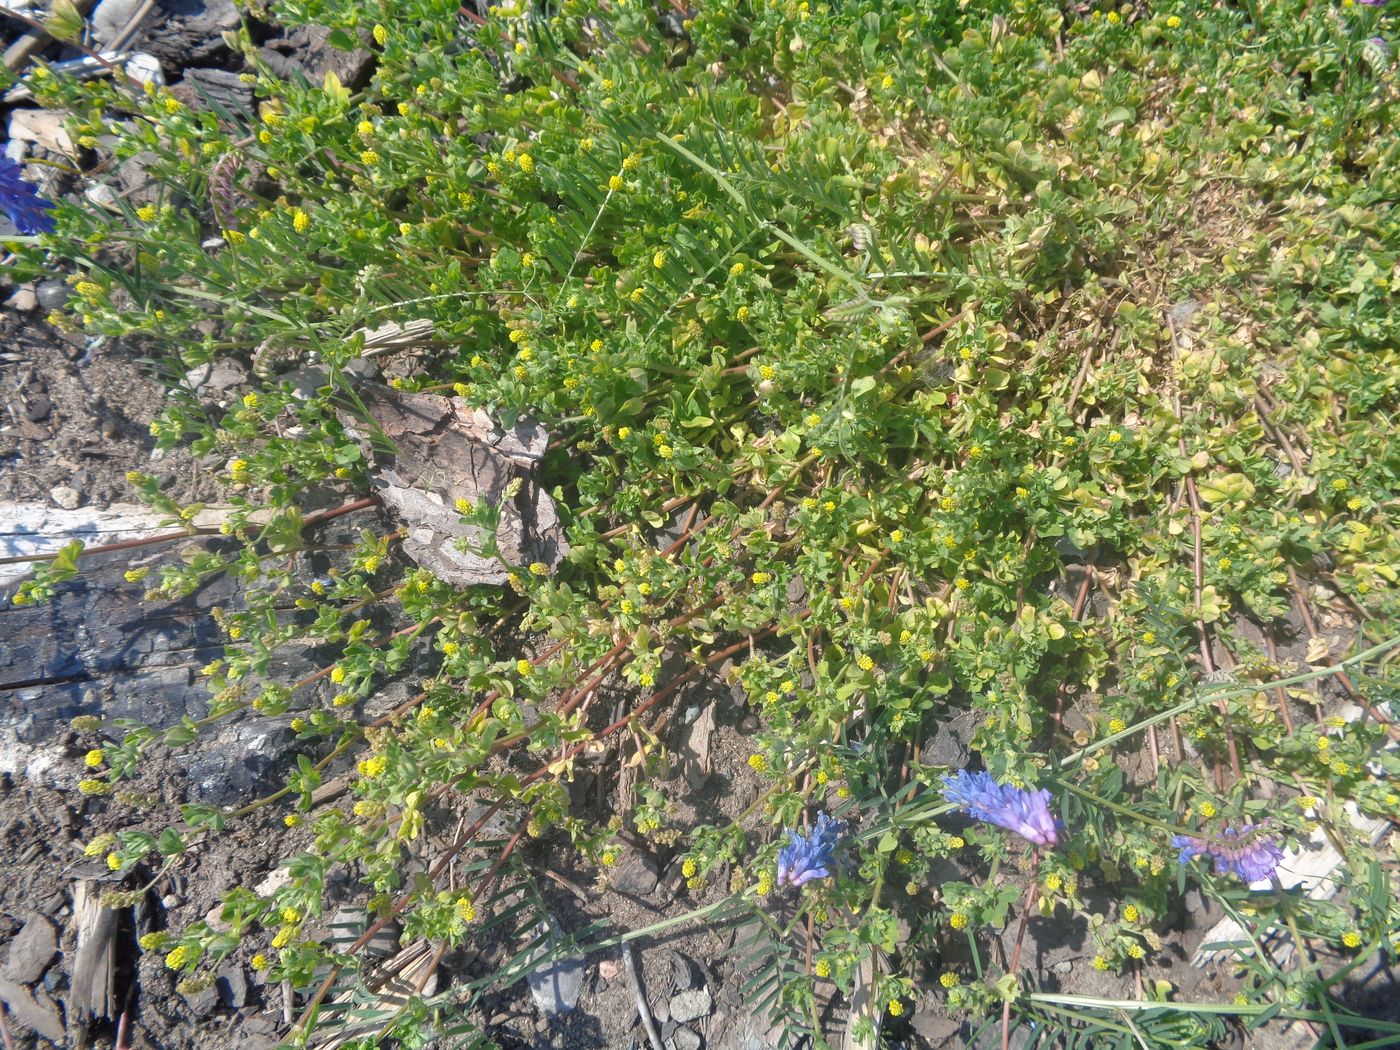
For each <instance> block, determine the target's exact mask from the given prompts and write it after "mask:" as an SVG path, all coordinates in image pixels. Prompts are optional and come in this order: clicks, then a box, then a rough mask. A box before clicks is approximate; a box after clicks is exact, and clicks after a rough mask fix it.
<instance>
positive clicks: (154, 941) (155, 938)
mask: <svg viewBox="0 0 1400 1050" xmlns="http://www.w3.org/2000/svg"><path fill="white" fill-rule="evenodd" d="M169 940H170V934H168V933H165V932H163V931H158V930H157V931H152V932H151V933H143V934H142V935H141V936H140V938H139V939H138V940H137V941H136V943H137V944H139V945H140V946H141V950H142V951H143V952H153V951H155V950H156V949H158V948H160V947H161V946H162V945H164V944H166V943H167V942H168V941H169Z"/></svg>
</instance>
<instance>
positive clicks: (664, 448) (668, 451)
mask: <svg viewBox="0 0 1400 1050" xmlns="http://www.w3.org/2000/svg"><path fill="white" fill-rule="evenodd" d="M656 454H657V455H658V456H660V457H661V458H662V459H670V458H671V457H672V456H673V455H675V449H673V448H671V446H670V445H658V446H657V449H656Z"/></svg>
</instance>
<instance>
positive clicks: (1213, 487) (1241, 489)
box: [1199, 474, 1254, 503]
mask: <svg viewBox="0 0 1400 1050" xmlns="http://www.w3.org/2000/svg"><path fill="white" fill-rule="evenodd" d="M1199 491H1200V493H1201V499H1203V500H1205V501H1206V502H1207V503H1224V502H1226V501H1227V500H1235V501H1239V502H1244V501H1245V500H1248V499H1249V498H1250V497H1251V496H1253V495H1254V482H1252V481H1250V480H1249V478H1247V477H1245V476H1244V475H1243V474H1226V475H1225V476H1224V477H1220V478H1211V479H1210V480H1208V481H1202V482H1201V483H1200V485H1199Z"/></svg>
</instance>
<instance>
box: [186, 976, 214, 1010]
mask: <svg viewBox="0 0 1400 1050" xmlns="http://www.w3.org/2000/svg"><path fill="white" fill-rule="evenodd" d="M180 997H181V998H182V999H184V1000H185V1005H186V1006H188V1007H189V1008H190V1012H191V1013H192V1014H194V1015H195V1016H196V1017H208V1016H209V1015H210V1014H212V1013H213V1012H214V1011H215V1010H217V1009H218V1008H219V992H218V990H217V989H216V988H215V982H214V981H210V982H209V983H208V984H201V985H200V987H199V989H198V990H197V991H193V992H181V993H180Z"/></svg>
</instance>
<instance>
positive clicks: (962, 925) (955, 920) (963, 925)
mask: <svg viewBox="0 0 1400 1050" xmlns="http://www.w3.org/2000/svg"><path fill="white" fill-rule="evenodd" d="M967 922H968V919H967V915H965V914H964V913H963V912H960V911H955V912H953V914H952V915H950V916H948V925H949V926H951V927H953V929H955V930H965V929H967Z"/></svg>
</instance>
